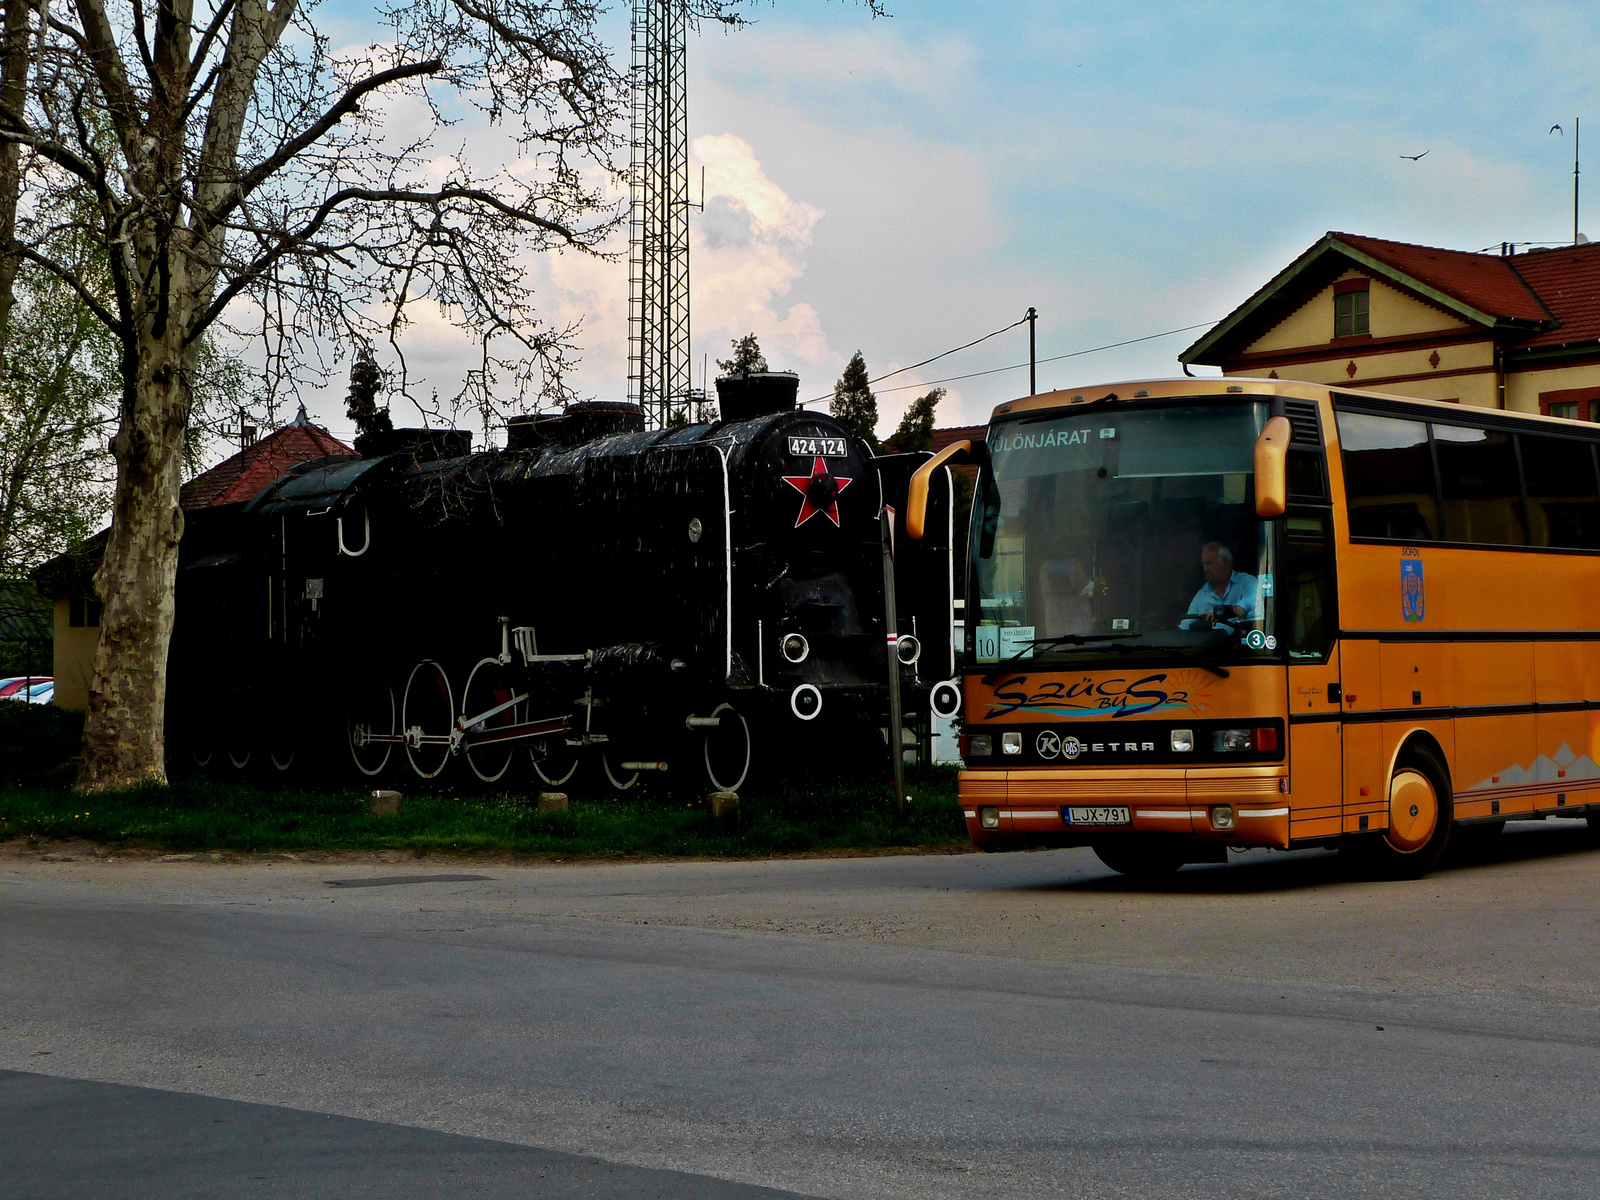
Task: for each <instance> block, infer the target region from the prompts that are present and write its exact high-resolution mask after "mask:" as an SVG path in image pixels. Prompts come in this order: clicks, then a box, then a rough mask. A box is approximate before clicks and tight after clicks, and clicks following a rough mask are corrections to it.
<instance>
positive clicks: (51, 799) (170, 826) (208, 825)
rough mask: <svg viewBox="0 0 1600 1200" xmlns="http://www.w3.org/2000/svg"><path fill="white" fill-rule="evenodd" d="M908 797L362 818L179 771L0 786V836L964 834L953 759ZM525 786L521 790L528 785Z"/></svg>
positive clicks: (866, 794) (716, 839) (460, 844)
mask: <svg viewBox="0 0 1600 1200" xmlns="http://www.w3.org/2000/svg"><path fill="white" fill-rule="evenodd" d="M908 781H909V783H910V785H911V786H910V787H909V789H908V790H909V791H910V792H911V794H912V795H913V796H914V797H915V798H916V801H915V803H914V804H913V805H912V806H911V809H910V812H909V813H908V814H907V816H906V818H905V819H903V820H901V819H897V818H896V816H895V814H894V812H893V807H892V803H891V801H890V799H889V789H888V788H886V787H884V786H882V785H876V786H871V787H863V786H860V785H859V784H851V783H849V782H846V781H842V780H838V781H828V780H815V781H811V782H808V783H804V784H803V785H801V786H796V785H795V783H794V782H793V781H791V782H789V783H787V784H785V785H783V786H780V787H774V788H772V789H770V790H767V791H752V792H750V793H749V794H747V795H745V796H744V797H743V802H742V804H741V808H742V810H743V811H742V813H741V815H740V818H739V820H738V822H737V823H732V822H727V821H721V822H719V821H717V820H715V819H713V818H712V816H711V814H710V812H709V811H707V809H706V808H705V806H704V805H703V804H700V803H690V804H686V803H683V802H681V801H673V800H672V799H670V798H659V799H656V798H652V797H650V796H644V797H640V798H637V799H633V798H619V797H614V796H610V795H605V794H595V795H590V796H581V795H574V796H573V797H572V801H571V807H570V809H569V810H568V811H567V812H564V813H560V812H557V813H540V812H537V811H535V810H534V809H533V808H532V807H530V806H529V805H528V804H527V803H526V802H524V800H523V799H522V798H520V797H514V796H509V795H504V794H499V795H496V794H485V795H471V794H461V795H451V794H448V793H438V794H432V795H429V794H421V795H412V794H407V795H406V798H405V803H404V805H403V809H402V812H401V813H400V815H399V816H392V817H374V816H370V815H369V814H368V812H367V794H366V793H365V792H364V791H359V790H354V789H351V790H345V791H334V792H320V791H301V790H294V789H289V788H284V789H271V790H269V789H265V788H260V787H254V786H250V785H247V784H239V783H222V782H218V781H215V780H208V779H189V780H182V781H179V782H177V783H174V784H172V785H171V786H169V787H142V788H135V789H133V790H131V791H127V792H117V793H108V794H104V795H98V796H92V797H83V796H77V795H74V794H73V793H72V791H71V790H70V789H69V788H67V787H65V786H59V785H58V786H42V787H41V786H25V785H20V784H12V785H10V786H5V785H0V839H6V838H18V837H24V838H28V839H30V840H35V841H43V840H51V841H67V840H76V841H89V842H97V843H101V844H104V845H107V846H112V847H147V848H152V849H162V850H185V851H187V850H234V851H243V852H265V851H290V852H294V851H312V850H403V851H411V852H413V853H417V854H471V853H486V852H512V853H518V854H538V855H556V856H561V857H623V856H652V857H654V856H662V857H677V856H684V857H690V856H693V857H706V856H710V857H720V856H749V855H769V854H796V853H805V852H817V851H830V850H835V851H845V850H874V849H896V848H898V849H959V848H962V847H965V846H966V845H967V844H968V839H967V832H966V825H965V823H964V821H963V820H962V817H961V810H960V806H959V805H958V804H957V802H956V777H955V772H954V771H953V770H951V769H949V768H942V767H923V768H909V769H908ZM531 795H532V793H530V796H531Z"/></svg>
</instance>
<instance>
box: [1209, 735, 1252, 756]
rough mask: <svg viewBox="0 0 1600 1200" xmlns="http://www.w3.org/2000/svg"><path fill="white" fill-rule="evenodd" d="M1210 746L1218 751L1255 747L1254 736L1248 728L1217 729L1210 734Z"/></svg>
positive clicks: (1235, 750) (1225, 751) (1234, 750)
mask: <svg viewBox="0 0 1600 1200" xmlns="http://www.w3.org/2000/svg"><path fill="white" fill-rule="evenodd" d="M1211 748H1212V749H1213V750H1215V751H1218V752H1219V753H1229V752H1238V751H1242V750H1253V749H1255V738H1254V737H1252V736H1251V731H1250V730H1248V729H1219V730H1217V731H1216V732H1215V733H1213V734H1212V735H1211Z"/></svg>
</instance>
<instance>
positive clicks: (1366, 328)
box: [1333, 279, 1372, 342]
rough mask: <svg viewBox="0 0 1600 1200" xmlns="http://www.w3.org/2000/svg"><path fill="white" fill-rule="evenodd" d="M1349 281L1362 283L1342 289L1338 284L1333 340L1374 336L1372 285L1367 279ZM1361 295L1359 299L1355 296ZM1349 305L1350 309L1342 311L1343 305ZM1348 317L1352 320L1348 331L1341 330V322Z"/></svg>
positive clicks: (1334, 308)
mask: <svg viewBox="0 0 1600 1200" xmlns="http://www.w3.org/2000/svg"><path fill="white" fill-rule="evenodd" d="M1348 282H1350V283H1353V284H1360V285H1361V286H1359V287H1348V288H1344V289H1343V290H1340V289H1339V288H1338V287H1337V285H1336V286H1335V288H1334V293H1333V340H1334V341H1336V342H1342V341H1346V340H1348V339H1350V338H1359V337H1371V336H1372V286H1371V282H1370V281H1369V280H1366V279H1352V280H1349V281H1348ZM1357 296H1359V297H1361V299H1360V300H1359V301H1358V300H1356V299H1355V297H1357ZM1346 304H1347V305H1348V307H1349V309H1350V311H1349V312H1348V313H1344V312H1341V311H1340V307H1341V305H1346ZM1346 317H1348V318H1349V321H1350V331H1349V332H1348V333H1341V332H1339V326H1340V322H1341V321H1343V320H1344V319H1345V318H1346Z"/></svg>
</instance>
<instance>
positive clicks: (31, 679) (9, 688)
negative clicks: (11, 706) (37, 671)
mask: <svg viewBox="0 0 1600 1200" xmlns="http://www.w3.org/2000/svg"><path fill="white" fill-rule="evenodd" d="M41 685H42V686H48V687H49V688H50V689H51V691H52V694H53V693H54V689H55V680H53V679H51V678H50V677H49V676H48V675H12V676H10V677H9V678H6V679H0V700H21V699H24V697H23V696H22V694H21V693H22V691H23V689H24V688H27V689H28V690H29V695H28V697H27V698H28V699H31V698H32V692H33V689H34V688H36V687H39V686H41Z"/></svg>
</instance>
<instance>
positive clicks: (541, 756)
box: [528, 733, 579, 787]
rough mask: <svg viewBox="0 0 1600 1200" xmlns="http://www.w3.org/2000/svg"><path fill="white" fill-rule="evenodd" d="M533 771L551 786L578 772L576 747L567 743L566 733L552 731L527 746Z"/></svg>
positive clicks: (566, 779)
mask: <svg viewBox="0 0 1600 1200" xmlns="http://www.w3.org/2000/svg"><path fill="white" fill-rule="evenodd" d="M528 754H529V756H530V757H531V758H532V759H533V773H534V774H535V775H537V776H538V777H539V778H540V779H541V780H543V781H544V782H545V783H547V784H549V785H550V786H551V787H560V786H561V785H562V784H564V783H566V782H567V781H568V780H569V779H571V778H572V777H573V776H574V775H576V774H577V773H578V762H579V759H578V747H576V746H569V745H567V735H566V734H564V733H552V734H551V735H550V736H549V737H547V738H542V739H540V740H539V741H537V742H534V743H533V744H532V745H531V746H529V747H528Z"/></svg>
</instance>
